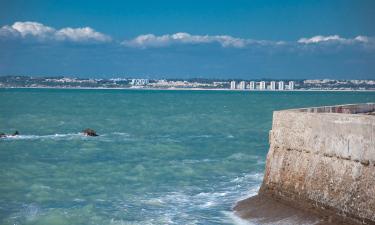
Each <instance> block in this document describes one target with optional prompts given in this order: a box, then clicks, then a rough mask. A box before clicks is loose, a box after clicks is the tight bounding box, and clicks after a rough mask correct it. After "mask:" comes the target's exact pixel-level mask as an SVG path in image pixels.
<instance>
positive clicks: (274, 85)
mask: <svg viewBox="0 0 375 225" xmlns="http://www.w3.org/2000/svg"><path fill="white" fill-rule="evenodd" d="M230 89H233V90H234V89H238V90H245V89H248V90H272V91H276V90H279V91H284V90H294V81H289V82H288V84H285V83H284V81H278V82H276V81H270V82H269V83H267V82H266V81H260V82H255V81H250V82H245V81H240V82H238V83H237V82H236V81H231V82H230Z"/></svg>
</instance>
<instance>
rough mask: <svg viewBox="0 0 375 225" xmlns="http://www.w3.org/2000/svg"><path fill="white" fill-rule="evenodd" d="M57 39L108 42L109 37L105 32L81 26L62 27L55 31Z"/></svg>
mask: <svg viewBox="0 0 375 225" xmlns="http://www.w3.org/2000/svg"><path fill="white" fill-rule="evenodd" d="M55 38H56V39H57V40H69V41H74V42H84V41H98V42H108V41H110V40H111V38H110V37H109V36H107V35H105V34H102V33H99V32H97V31H95V30H94V29H92V28H90V27H83V28H70V27H67V28H63V29H61V30H58V31H57V32H56V33H55Z"/></svg>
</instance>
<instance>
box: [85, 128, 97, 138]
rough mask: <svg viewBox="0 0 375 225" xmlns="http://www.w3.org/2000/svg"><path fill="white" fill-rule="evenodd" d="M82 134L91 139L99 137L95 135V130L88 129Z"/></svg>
mask: <svg viewBox="0 0 375 225" xmlns="http://www.w3.org/2000/svg"><path fill="white" fill-rule="evenodd" d="M82 132H83V134H84V135H86V136H92V137H96V136H99V135H98V134H97V133H96V131H95V130H93V129H90V128H87V129H84V130H83V131H82Z"/></svg>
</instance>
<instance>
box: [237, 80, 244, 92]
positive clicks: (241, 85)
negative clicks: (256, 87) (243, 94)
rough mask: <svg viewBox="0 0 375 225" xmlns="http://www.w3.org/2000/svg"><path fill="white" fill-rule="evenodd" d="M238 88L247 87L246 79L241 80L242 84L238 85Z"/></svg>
mask: <svg viewBox="0 0 375 225" xmlns="http://www.w3.org/2000/svg"><path fill="white" fill-rule="evenodd" d="M238 89H242V90H244V89H246V82H245V81H241V82H240V84H239V86H238Z"/></svg>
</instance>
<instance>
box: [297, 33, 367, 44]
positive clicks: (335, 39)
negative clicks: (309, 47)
mask: <svg viewBox="0 0 375 225" xmlns="http://www.w3.org/2000/svg"><path fill="white" fill-rule="evenodd" d="M369 40H370V38H369V37H366V36H357V37H355V38H342V37H340V36H339V35H330V36H322V35H317V36H314V37H311V38H301V39H299V40H298V43H300V44H318V43H339V44H355V43H369Z"/></svg>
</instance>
